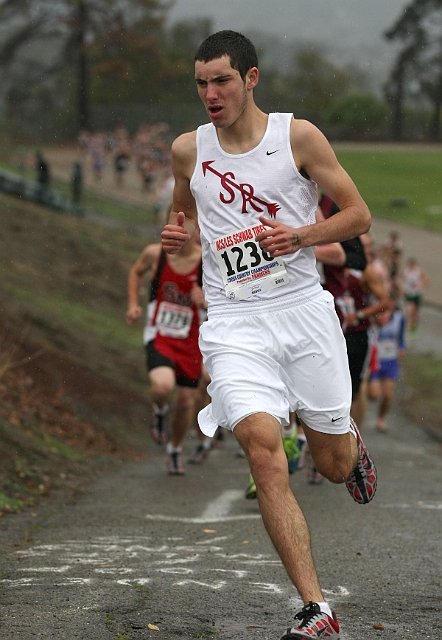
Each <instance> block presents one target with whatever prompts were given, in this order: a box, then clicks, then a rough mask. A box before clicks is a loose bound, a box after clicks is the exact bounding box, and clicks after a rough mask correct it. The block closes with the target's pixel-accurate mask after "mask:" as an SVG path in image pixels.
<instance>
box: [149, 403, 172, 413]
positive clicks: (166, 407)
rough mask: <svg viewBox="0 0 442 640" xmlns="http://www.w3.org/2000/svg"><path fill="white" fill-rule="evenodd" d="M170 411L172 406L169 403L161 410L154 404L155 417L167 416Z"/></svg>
mask: <svg viewBox="0 0 442 640" xmlns="http://www.w3.org/2000/svg"><path fill="white" fill-rule="evenodd" d="M169 409H170V405H169V404H168V403H166V404H165V405H164V407H162V408H161V409H160V407H159V406H158V405H157V404H156V403H155V402H154V403H153V410H154V413H155V415H157V416H165V415H167V413H168V412H169Z"/></svg>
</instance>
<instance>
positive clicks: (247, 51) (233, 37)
mask: <svg viewBox="0 0 442 640" xmlns="http://www.w3.org/2000/svg"><path fill="white" fill-rule="evenodd" d="M226 55H227V56H229V58H230V65H231V67H232V69H236V70H237V71H238V72H239V75H240V76H241V78H242V79H243V80H244V78H245V77H246V74H247V72H248V70H249V69H251V68H252V67H257V66H258V54H257V53H256V49H255V46H254V44H253V43H252V42H251V41H250V40H249V39H248V38H246V36H243V34H242V33H238V32H237V31H231V30H230V29H226V30H224V31H217V33H213V34H212V35H211V36H208V37H207V38H206V39H205V40H204V41H203V42H202V43H201V44H200V46H199V47H198V50H197V52H196V54H195V61H197V60H200V61H202V62H210V60H215V59H216V58H222V56H226Z"/></svg>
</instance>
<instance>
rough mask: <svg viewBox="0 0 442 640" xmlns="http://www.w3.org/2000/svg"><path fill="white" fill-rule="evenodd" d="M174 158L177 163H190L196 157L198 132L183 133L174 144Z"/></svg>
mask: <svg viewBox="0 0 442 640" xmlns="http://www.w3.org/2000/svg"><path fill="white" fill-rule="evenodd" d="M172 156H173V158H174V159H175V160H176V161H177V162H182V163H186V162H190V161H192V160H194V159H195V157H196V131H190V132H188V133H182V134H181V135H180V136H178V138H175V140H174V141H173V143H172Z"/></svg>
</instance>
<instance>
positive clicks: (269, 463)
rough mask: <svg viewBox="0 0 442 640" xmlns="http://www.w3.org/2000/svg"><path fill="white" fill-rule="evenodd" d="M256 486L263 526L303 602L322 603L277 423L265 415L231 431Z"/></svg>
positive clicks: (304, 527)
mask: <svg viewBox="0 0 442 640" xmlns="http://www.w3.org/2000/svg"><path fill="white" fill-rule="evenodd" d="M233 433H234V435H235V436H236V438H237V440H238V442H239V443H240V445H241V446H242V448H243V449H244V451H245V452H246V455H247V458H248V461H249V464H250V470H251V472H252V475H253V478H254V480H255V482H256V486H257V493H258V500H259V505H260V509H261V514H262V519H263V522H264V526H265V527H266V529H267V532H268V534H269V536H270V539H271V540H272V542H273V544H274V546H275V549H276V551H277V552H278V554H279V557H280V558H281V561H282V563H283V565H284V567H285V569H286V571H287V574H288V575H289V577H290V579H291V580H292V582H293V584H294V585H295V587H296V588H297V590H298V592H299V594H300V596H301V597H302V598H303V600H304V602H309V601H313V602H323V600H324V598H323V595H322V593H321V588H320V586H319V581H318V577H317V574H316V569H315V566H314V563H313V558H312V554H311V545H310V532H309V530H308V527H307V523H306V521H305V518H304V515H303V513H302V511H301V509H300V507H299V505H298V503H297V501H296V499H295V497H294V495H293V493H292V490H291V489H290V486H289V474H288V468H287V458H286V456H285V453H284V448H283V445H282V438H281V427H280V425H279V422H278V421H277V420H276V419H275V418H274V417H272V416H270V415H268V414H266V413H256V414H253V415H251V416H248V417H246V418H244V419H243V420H242V421H241V422H240V423H239V424H237V425H236V427H235V428H234V430H233Z"/></svg>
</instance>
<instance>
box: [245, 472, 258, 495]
mask: <svg viewBox="0 0 442 640" xmlns="http://www.w3.org/2000/svg"><path fill="white" fill-rule="evenodd" d="M245 497H246V498H247V500H254V499H255V498H256V484H255V481H254V479H253V478H252V476H250V480H249V486H248V487H247V489H246V493H245Z"/></svg>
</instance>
